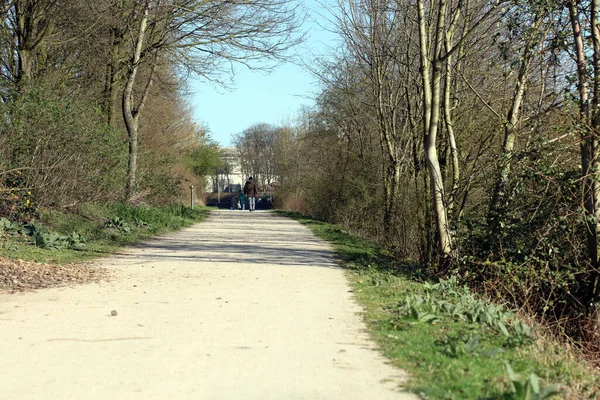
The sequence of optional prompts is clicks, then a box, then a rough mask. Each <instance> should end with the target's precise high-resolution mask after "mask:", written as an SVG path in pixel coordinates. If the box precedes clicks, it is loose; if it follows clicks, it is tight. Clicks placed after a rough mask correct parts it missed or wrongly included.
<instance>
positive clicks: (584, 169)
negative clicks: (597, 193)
mask: <svg viewBox="0 0 600 400" xmlns="http://www.w3.org/2000/svg"><path fill="white" fill-rule="evenodd" d="M568 6H569V16H570V19H571V29H572V31H573V39H574V44H575V59H576V62H577V77H578V85H577V89H578V92H579V129H580V130H581V136H582V140H581V145H580V151H581V174H582V177H583V180H582V182H583V197H584V198H583V203H584V207H585V212H586V218H585V220H586V225H587V229H586V236H587V248H588V257H589V259H590V262H591V263H592V266H593V267H596V268H597V267H598V235H597V226H596V221H595V218H593V217H594V216H595V212H594V211H595V210H594V203H595V201H594V191H593V182H592V176H591V173H592V169H591V166H592V159H591V157H592V141H591V132H590V130H589V128H588V127H589V125H590V118H589V116H590V113H589V107H588V101H589V99H588V83H587V73H586V68H587V66H586V59H585V49H584V44H583V36H582V31H581V25H580V22H579V21H580V16H579V11H578V0H570V1H569V3H568ZM595 292H597V290H596V289H595V288H594V287H592V293H595Z"/></svg>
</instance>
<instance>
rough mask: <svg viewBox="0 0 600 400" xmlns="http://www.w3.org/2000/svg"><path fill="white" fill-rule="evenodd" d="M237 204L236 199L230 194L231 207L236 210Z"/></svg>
mask: <svg viewBox="0 0 600 400" xmlns="http://www.w3.org/2000/svg"><path fill="white" fill-rule="evenodd" d="M237 205H238V199H237V197H235V196H231V209H232V210H236V209H237Z"/></svg>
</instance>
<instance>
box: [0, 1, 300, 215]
mask: <svg viewBox="0 0 600 400" xmlns="http://www.w3.org/2000/svg"><path fill="white" fill-rule="evenodd" d="M295 7H296V6H295V5H294V4H291V2H289V1H288V0H250V1H243V2H237V1H234V2H231V1H225V0H223V1H211V2H203V1H198V0H146V1H133V0H102V1H93V2H89V1H78V0H2V1H0V20H1V23H2V29H1V31H0V47H1V49H0V50H1V51H0V58H1V65H0V99H1V103H0V107H1V112H2V119H1V121H0V178H1V183H2V192H1V193H2V206H1V208H2V210H1V211H2V214H3V215H5V216H7V217H10V218H11V219H27V218H31V217H32V216H33V214H35V206H38V205H69V204H76V203H78V202H82V201H103V202H111V201H122V200H128V201H132V202H134V203H135V202H137V201H140V200H141V199H143V200H144V201H148V202H158V203H168V202H169V201H172V200H173V199H175V198H177V197H178V196H180V195H181V189H182V187H183V186H186V187H187V184H190V183H192V184H194V183H195V184H196V186H197V187H199V186H203V185H199V184H198V183H200V182H202V181H203V180H204V178H205V177H206V176H209V175H212V174H214V171H215V169H216V168H217V167H218V165H219V162H220V161H219V156H218V155H219V149H218V146H217V144H216V143H215V142H214V141H213V140H212V139H211V137H210V135H209V132H208V128H207V127H205V126H201V125H199V124H197V123H194V122H193V119H192V113H191V109H190V107H189V105H188V104H187V103H186V100H185V94H186V79H187V77H188V76H190V75H192V74H195V75H196V76H200V77H202V78H203V79H205V80H206V81H210V82H213V83H214V84H216V85H220V84H223V85H225V84H227V83H228V80H227V77H228V76H229V75H230V74H231V68H232V65H234V64H249V63H252V62H254V61H257V60H267V61H268V60H272V61H274V62H278V61H279V60H281V59H282V58H283V57H284V56H285V53H286V51H287V50H288V49H289V48H290V47H291V46H293V45H294V44H296V42H297V41H298V40H299V39H300V38H301V35H299V36H298V37H296V31H297V27H298V26H299V24H300V19H299V17H298V14H297V12H296V8H295ZM267 67H268V64H267ZM184 181H185V183H186V185H183V184H182V182H184Z"/></svg>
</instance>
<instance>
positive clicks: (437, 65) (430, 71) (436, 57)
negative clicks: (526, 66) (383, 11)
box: [418, 0, 453, 264]
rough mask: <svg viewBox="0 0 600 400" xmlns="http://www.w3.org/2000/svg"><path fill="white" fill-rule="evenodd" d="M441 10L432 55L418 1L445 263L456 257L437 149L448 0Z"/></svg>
mask: <svg viewBox="0 0 600 400" xmlns="http://www.w3.org/2000/svg"><path fill="white" fill-rule="evenodd" d="M437 6H438V13H437V17H438V18H437V21H436V24H435V41H434V43H433V52H432V54H431V56H430V57H431V58H429V57H428V54H427V49H428V46H427V44H428V43H427V42H428V41H427V37H426V27H425V25H426V24H425V11H424V10H425V6H424V0H419V3H418V18H419V32H420V35H419V37H420V44H421V69H422V72H421V77H422V81H423V100H424V102H423V103H424V104H423V107H424V110H423V113H424V121H423V122H424V124H423V125H424V140H423V146H424V152H425V159H426V162H427V170H428V172H429V180H430V182H431V188H430V190H431V195H432V204H433V211H434V215H435V218H436V230H437V234H438V241H439V242H438V245H439V251H440V258H441V261H442V264H446V263H448V262H451V261H452V258H453V254H452V236H451V232H450V226H449V224H448V214H447V209H446V203H445V201H446V199H445V192H444V181H443V178H442V171H441V169H440V163H439V160H438V153H437V143H436V141H437V133H438V127H439V123H440V106H441V79H442V73H441V67H442V65H441V64H442V62H441V60H440V54H441V48H442V42H443V30H444V25H445V16H446V0H440V1H439V2H438V4H437Z"/></svg>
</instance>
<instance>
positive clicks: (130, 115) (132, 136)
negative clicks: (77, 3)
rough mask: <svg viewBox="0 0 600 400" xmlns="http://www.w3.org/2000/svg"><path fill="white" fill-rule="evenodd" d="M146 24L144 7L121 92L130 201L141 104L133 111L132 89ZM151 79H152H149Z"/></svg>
mask: <svg viewBox="0 0 600 400" xmlns="http://www.w3.org/2000/svg"><path fill="white" fill-rule="evenodd" d="M147 23H148V7H144V14H143V16H142V19H141V21H140V29H139V33H138V37H137V41H136V45H135V50H134V53H133V57H132V59H131V66H130V69H129V74H128V77H127V83H126V84H125V88H124V90H123V104H122V108H123V121H124V122H125V128H126V129H127V134H128V136H129V163H128V168H127V183H126V186H125V193H126V196H127V199H128V200H130V199H131V198H132V197H133V195H134V193H135V180H136V172H137V156H138V150H137V145H138V122H139V111H140V108H141V106H142V105H143V102H140V106H138V108H137V109H135V106H134V99H133V88H134V85H135V81H136V77H137V73H138V69H139V64H140V58H141V54H142V45H143V43H144V35H145V33H146V26H147ZM150 79H152V77H150Z"/></svg>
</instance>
